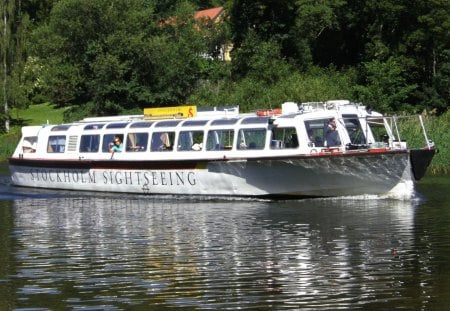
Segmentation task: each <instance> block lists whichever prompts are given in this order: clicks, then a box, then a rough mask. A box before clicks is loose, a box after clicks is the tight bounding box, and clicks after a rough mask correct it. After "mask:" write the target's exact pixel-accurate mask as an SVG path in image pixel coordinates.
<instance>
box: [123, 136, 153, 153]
mask: <svg viewBox="0 0 450 311" xmlns="http://www.w3.org/2000/svg"><path fill="white" fill-rule="evenodd" d="M147 144H148V133H128V135H127V141H126V146H127V147H126V150H127V151H145V150H147Z"/></svg>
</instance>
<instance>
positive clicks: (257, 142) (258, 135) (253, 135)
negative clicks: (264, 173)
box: [236, 129, 267, 150]
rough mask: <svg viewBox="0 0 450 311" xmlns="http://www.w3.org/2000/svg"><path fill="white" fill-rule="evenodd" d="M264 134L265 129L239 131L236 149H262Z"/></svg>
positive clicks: (264, 139)
mask: <svg viewBox="0 0 450 311" xmlns="http://www.w3.org/2000/svg"><path fill="white" fill-rule="evenodd" d="M266 133H267V131H266V129H240V130H239V131H238V138H237V145H236V148H237V149H238V150H246V149H259V150H261V149H264V146H265V144H266Z"/></svg>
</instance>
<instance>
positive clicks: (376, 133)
mask: <svg viewBox="0 0 450 311" xmlns="http://www.w3.org/2000/svg"><path fill="white" fill-rule="evenodd" d="M367 123H368V125H369V127H370V130H371V131H372V135H373V138H374V139H375V142H383V143H388V142H389V133H388V131H387V129H386V125H385V124H384V120H383V119H382V118H380V119H374V118H370V119H367ZM369 143H371V142H370V141H369Z"/></svg>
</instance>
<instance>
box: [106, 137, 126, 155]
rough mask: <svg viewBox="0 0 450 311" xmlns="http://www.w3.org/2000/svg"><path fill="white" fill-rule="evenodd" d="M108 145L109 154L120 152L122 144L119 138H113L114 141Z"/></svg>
mask: <svg viewBox="0 0 450 311" xmlns="http://www.w3.org/2000/svg"><path fill="white" fill-rule="evenodd" d="M109 145H110V149H109V152H111V153H114V152H122V150H123V143H122V140H121V139H120V137H119V136H116V137H114V141H113V142H112V143H110V144H109Z"/></svg>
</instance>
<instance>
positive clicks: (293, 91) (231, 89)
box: [188, 68, 355, 111]
mask: <svg viewBox="0 0 450 311" xmlns="http://www.w3.org/2000/svg"><path fill="white" fill-rule="evenodd" d="M354 76H355V74H354V73H352V72H347V73H346V74H342V73H339V72H336V71H334V70H332V69H328V70H322V69H320V68H314V69H313V70H311V71H310V72H309V73H306V74H300V73H292V74H289V73H287V74H285V75H283V76H280V77H279V79H278V81H277V82H276V83H266V82H265V81H264V80H263V79H259V78H258V77H256V76H255V77H253V78H246V79H243V80H241V81H239V82H238V83H236V82H233V83H209V82H205V83H204V84H203V85H201V86H200V87H199V88H198V89H197V92H196V93H194V94H193V95H192V96H191V97H190V98H189V99H188V102H189V103H195V104H198V105H200V106H224V105H239V106H240V109H241V110H242V111H254V110H257V109H259V108H280V107H281V104H282V103H283V102H285V101H295V102H306V101H319V100H328V99H331V98H333V99H342V98H351V86H352V84H353V81H354V78H351V77H354Z"/></svg>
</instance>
